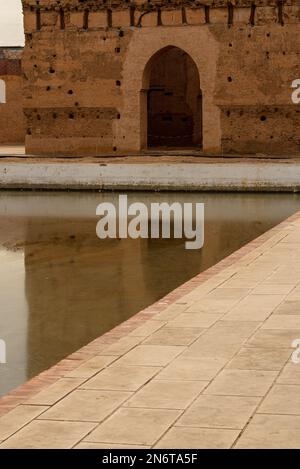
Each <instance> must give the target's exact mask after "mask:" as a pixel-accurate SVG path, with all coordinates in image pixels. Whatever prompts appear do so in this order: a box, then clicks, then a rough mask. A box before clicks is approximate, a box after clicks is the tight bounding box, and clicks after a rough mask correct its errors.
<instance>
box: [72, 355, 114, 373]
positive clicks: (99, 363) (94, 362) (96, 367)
mask: <svg viewBox="0 0 300 469" xmlns="http://www.w3.org/2000/svg"><path fill="white" fill-rule="evenodd" d="M114 360H116V357H115V356H101V355H97V356H96V357H93V358H91V359H90V360H88V361H87V362H85V363H84V364H83V365H80V366H79V367H78V368H75V369H74V370H72V371H70V372H69V373H67V374H66V376H65V378H90V377H91V376H93V375H94V374H96V373H98V372H99V371H101V370H102V369H103V368H105V367H106V366H107V365H109V364H110V363H112V362H113V361H114Z"/></svg>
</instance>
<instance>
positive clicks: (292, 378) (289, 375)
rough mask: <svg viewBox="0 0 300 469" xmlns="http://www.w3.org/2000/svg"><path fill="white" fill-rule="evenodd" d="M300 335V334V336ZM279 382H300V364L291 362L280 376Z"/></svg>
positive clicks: (277, 381)
mask: <svg viewBox="0 0 300 469" xmlns="http://www.w3.org/2000/svg"><path fill="white" fill-rule="evenodd" d="M299 337H300V336H299ZM276 383H278V384H300V364H296V363H292V362H289V363H287V364H286V365H285V367H284V368H283V370H282V372H281V373H280V375H279V376H278V378H277V380H276Z"/></svg>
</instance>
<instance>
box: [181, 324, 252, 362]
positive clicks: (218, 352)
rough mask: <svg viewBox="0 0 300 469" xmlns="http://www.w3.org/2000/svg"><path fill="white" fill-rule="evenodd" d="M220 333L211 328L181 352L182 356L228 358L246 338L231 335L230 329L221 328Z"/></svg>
mask: <svg viewBox="0 0 300 469" xmlns="http://www.w3.org/2000/svg"><path fill="white" fill-rule="evenodd" d="M222 330H223V331H224V334H223V335H222V334H220V333H219V332H217V331H214V330H213V329H210V330H209V331H208V332H206V333H205V334H203V335H202V336H200V337H199V339H197V340H196V341H195V342H194V343H193V344H192V345H190V347H189V348H188V349H187V350H186V351H185V352H184V353H183V354H182V358H184V359H185V358H207V357H210V358H221V359H226V360H230V359H231V358H232V357H233V356H234V355H235V354H236V353H237V352H238V350H239V349H240V348H241V346H242V345H243V343H244V342H245V340H246V339H244V338H241V337H239V336H238V335H236V336H235V335H233V334H232V333H231V332H230V331H228V333H227V334H226V329H222Z"/></svg>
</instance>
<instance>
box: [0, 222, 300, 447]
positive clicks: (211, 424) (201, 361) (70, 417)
mask: <svg viewBox="0 0 300 469" xmlns="http://www.w3.org/2000/svg"><path fill="white" fill-rule="evenodd" d="M250 247H251V249H245V248H244V250H243V251H242V253H243V255H239V256H236V258H235V260H234V261H233V262H231V264H230V265H226V263H225V264H224V263H223V264H222V266H223V267H222V268H219V269H216V271H215V272H216V273H215V274H214V275H212V276H210V277H207V280H205V281H203V282H202V283H200V284H199V285H198V286H195V287H194V288H193V290H191V291H190V292H189V293H187V294H185V295H184V296H182V297H181V298H178V299H177V300H175V301H174V302H173V303H171V304H169V306H168V307H167V308H166V309H164V310H162V311H161V310H160V309H158V310H157V311H156V312H155V311H154V312H152V314H151V315H150V319H149V320H147V314H144V315H143V317H142V320H141V321H140V323H137V322H136V323H135V324H136V325H137V324H140V325H138V327H136V328H135V329H133V330H132V328H128V332H126V334H125V335H123V337H122V338H121V339H119V340H117V341H115V342H113V343H111V344H109V345H105V343H100V342H99V345H98V349H97V350H96V349H95V348H94V354H93V356H92V357H91V358H89V359H88V360H85V361H84V362H83V363H82V364H81V365H80V366H77V367H74V366H73V369H72V370H71V371H67V372H65V373H64V376H63V377H60V379H58V380H56V381H55V382H53V383H52V384H50V386H44V387H43V389H42V390H41V391H40V392H39V393H35V394H33V395H32V396H31V397H30V398H29V399H27V400H25V398H24V395H23V397H22V396H21V397H22V398H21V400H20V403H19V404H18V405H17V406H15V407H14V408H13V409H12V410H10V411H9V412H8V413H5V414H4V415H3V416H2V417H1V418H0V441H2V443H1V445H0V448H49V447H50V448H72V447H74V448H129V447H134V448H135V447H136V448H150V447H154V448H231V447H235V448H254V447H255V448H300V363H299V364H293V363H292V361H291V353H292V352H293V348H292V341H293V340H294V339H298V338H299V339H300V216H299V215H297V216H294V217H292V218H291V219H290V220H289V221H288V222H286V223H283V224H281V225H279V226H278V227H276V229H274V230H272V231H271V232H270V233H269V234H268V235H267V236H264V237H262V238H261V241H260V242H257V243H255V242H254V243H251V244H250ZM204 279H205V277H204ZM299 355H300V354H299ZM73 361H74V360H73ZM19 394H20V395H21V394H22V392H21V391H20V392H19ZM0 407H1V401H0Z"/></svg>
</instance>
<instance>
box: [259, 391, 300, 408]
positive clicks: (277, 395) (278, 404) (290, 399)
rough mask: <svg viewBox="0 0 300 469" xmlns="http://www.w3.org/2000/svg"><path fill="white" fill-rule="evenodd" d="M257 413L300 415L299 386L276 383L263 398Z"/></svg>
mask: <svg viewBox="0 0 300 469" xmlns="http://www.w3.org/2000/svg"><path fill="white" fill-rule="evenodd" d="M258 413H262V414H294V415H300V386H299V385H298V386H297V385H292V384H290V385H286V384H282V385H280V384H276V385H275V386H274V387H273V388H272V389H271V391H270V392H269V394H268V395H267V397H266V398H265V399H264V400H263V402H262V404H261V406H260V407H259V409H258Z"/></svg>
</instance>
